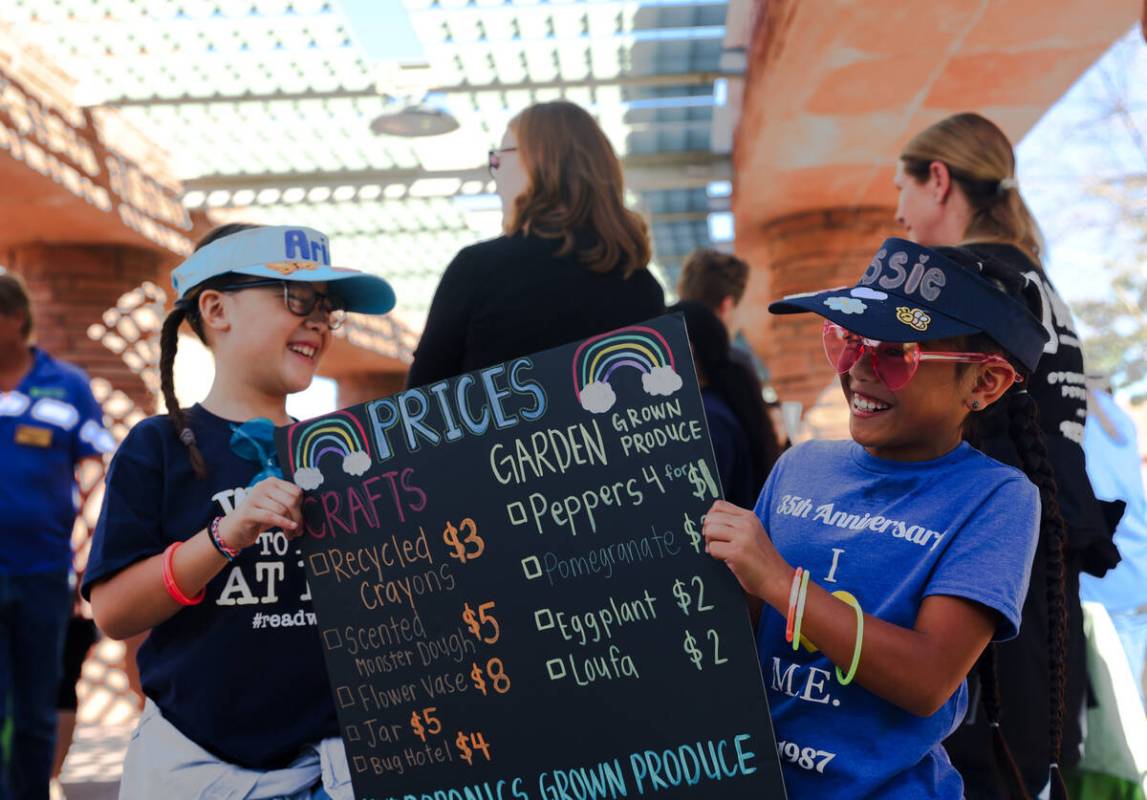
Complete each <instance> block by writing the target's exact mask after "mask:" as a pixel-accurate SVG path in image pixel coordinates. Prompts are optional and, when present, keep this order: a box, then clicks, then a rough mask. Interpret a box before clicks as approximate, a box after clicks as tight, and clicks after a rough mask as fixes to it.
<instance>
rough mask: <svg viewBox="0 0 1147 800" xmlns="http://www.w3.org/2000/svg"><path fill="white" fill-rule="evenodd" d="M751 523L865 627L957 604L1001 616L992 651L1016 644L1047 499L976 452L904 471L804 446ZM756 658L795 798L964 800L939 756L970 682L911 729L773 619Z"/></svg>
mask: <svg viewBox="0 0 1147 800" xmlns="http://www.w3.org/2000/svg"><path fill="white" fill-rule="evenodd" d="M755 511H756V514H757V516H758V517H760V518H761V521H762V523H763V524H764V527H765V530H766V531H768V534H769V536H770V538H771V539H772V541H773V543H774V544H775V545H776V547H777V550H778V551H779V552H780V554H781V555H782V556H784V558H785V560H786V561H788V563H790V564H792V565H793V566H802V567H804V568H805V569H807V570H809V571H810V572H811V575H812V580H813V581H815V582H816V583H817V584H819V585H820V586H821V587H822V588H824V589H826V590H827V591H830V592H838V591H843V592H847V593H848V594H849V595H851V597H853V598H855V600H856V601H857V602H859V604H860V607H861V608H862V609H863V610H864V612H865V613H867V614H871V615H873V616H875V617H877V618H879V619H881V620H884V621H885V622H890V623H892V624H893V625H899V626H901V627H904V628H912V627H913V626H914V625H915V621H916V616H917V614H918V613H919V611H920V605H921V603H922V602H923V601H924V598H925V597H928V596H930V595H950V596H954V597H960V598H964V599H967V600H972V601H975V602H977V603H980V604H981V605H984V606H987V607H988V608H991V609H993V610H994V611H996V612H997V613H998V615H999V626H998V628H997V631H996V637H995V638H996V640H997V641H999V640H1003V639H1009V638H1012V637H1014V636H1015V635H1016V632H1017V630H1018V628H1019V623H1020V607H1021V605H1022V604H1023V599H1024V595H1025V594H1026V593H1027V587H1028V581H1029V578H1030V570H1031V563H1032V554H1033V552H1034V550H1035V545H1036V539H1037V536H1038V532H1039V492H1038V490H1037V489H1036V487H1035V486H1034V485H1033V484H1032V483H1031V482H1030V481H1028V479H1027V478H1026V477H1025V476H1024V474H1023V473H1022V472H1020V471H1019V470H1017V469H1014V468H1012V467H1008V466H1004V465H1003V464H1000V463H999V462H997V461H995V460H993V459H990V458H988V457H987V456H985V455H984V454H983V453H981V452H979V451H978V450H975V449H973V448H972V447H970V446H969V445H968V444H961V445H960V446H958V447H957V448H956V449H954V450H952V451H951V452H950V453H948V454H947V455H944V456H942V457H940V458H938V459H935V460H932V461H919V462H902V461H887V460H884V459H878V458H874V457H873V456H871V455H869V454H868V453H867V452H866V451H865V450H864V448H862V447H861V446H860V445H858V444H857V443H855V442H851V441H849V442H824V441H819V442H808V443H806V444H802V445H800V446H798V447H795V448H793V449H792V450H789V451H788V452H786V453H785V454H784V455H783V456H782V457H781V459H780V460H779V461H778V462H777V464H776V466H775V467H774V468H773V471H772V473H771V474H770V475H769V479H768V481H767V482H766V483H765V489H764V491H763V492H762V493H761V497H760V500H758V502H757V507H756V509H755ZM842 599H844V600H845V601H846V602H847V601H848V599H847V598H846V597H842ZM757 649H758V653H759V655H760V658H761V666H762V669H763V670H764V679H765V686H766V688H767V690H768V695H769V709H770V711H771V713H772V717H773V727H774V729H775V731H776V736H777V743H778V746H779V748H780V754H781V764H782V767H783V768H784V775H785V785H786V786H787V787H788V790H789V796H790V797H793V798H806V797H848V798H857V799H858V800H859V798H881V799H882V800H890V799H891V800H923V799H924V798H944V800H949V799H951V800H958V798H962V797H963V796H964V791H963V783H962V781H961V780H960V776H959V774H957V772H956V770H955V769H954V768H953V767H952V764H951V763H950V762H949V760H948V756H947V754H946V753H945V752H944V748H943V747H942V746H941V744H940V743H941V741H942V740H943V739H944V737H945V736H947V735H948V734H949V733H951V731H952V729H953V728H954V727H955V726H956V725H958V724H959V722H960V720H961V719H962V718H963V716H964V713H965V711H966V709H967V705H968V691H967V684H966V683H965V684H961V686H960V688H959V689H958V690H957V691H956V692H955V693H954V694H953V695H952V696H951V697H950V698H949V699H948V702H946V703H945V704H944V705H943V707H942V708H940V710H939V711H937V712H936V713H935V714H932V715H931V716H928V717H918V716H915V715H913V714H911V713H909V712H908V711H905V710H904V709H902V708H900V707H898V706H896V705H893V704H892V703H890V702H888V701H887V700H884V699H882V698H880V697H877V696H876V695H875V694H873V693H871V692H869V691H868V690H867V689H865V688H864V687H863V686H861V685H860V684H859V683H858V682H855V681H854V682H852V683H850V684H848V685H847V686H842V685H840V682H839V680H838V678H837V675H836V670H835V666H834V665H833V663H832V662H830V661H829V660H828V658H827V657H825V655H824V654H823V653H821V652H819V651H816V652H809V651H808V650H807V649H806V648H805V647H803V646H802V647H801V648H799V650H798V651H797V652H793V649H792V645H791V644H789V643H788V642H786V641H785V617H784V616H783V615H781V614H780V613H778V612H777V611H775V610H773V609H766V610H765V613H764V614H763V615H762V616H761V622H760V626H759V628H758V631H757ZM847 667H848V665H847V664H845V665H843V668H842V669H841V673H842V674H843V673H844V672H846V671H847Z"/></svg>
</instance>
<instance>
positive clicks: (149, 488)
mask: <svg viewBox="0 0 1147 800" xmlns="http://www.w3.org/2000/svg"><path fill="white" fill-rule="evenodd" d="M188 420H189V422H190V426H191V428H192V430H193V431H194V432H195V437H196V440H197V441H198V444H199V448H200V450H202V452H203V456H204V459H205V460H206V463H207V478H206V480H200V479H198V478H197V477H196V476H195V473H194V471H193V470H192V468H191V462H190V460H189V459H188V454H187V448H186V447H184V445H183V444H182V443H181V442H180V441H179V439H178V438H177V436H176V431H175V428H174V426H173V425H172V424H171V422H170V421H169V420H168V418H167V417H151V418H149V419H146V420H144V421H143V422H140V423H139V424H138V425H136V426H135V427H134V428H133V429H132V430H131V432H130V433H129V434H128V436H127V438H126V439H125V440H124V442H123V444H122V445H120V449H119V452H118V453H116V456H115V458H114V459H113V460H112V463H111V467H110V469H109V471H108V476H107V487H106V492H105V495H104V505H103V510H102V511H101V513H100V520H99V523H98V525H97V526H96V532H95V535H94V538H93V541H92V550H91V556H90V558H89V561H88V569H87V572H86V574H85V576H84V586H83V592H84V595H85V596H88V595H89V594H90V592H91V587H92V585H93V584H95V583H98V582H100V581H102V580H106V579H107V578H109V577H111V576H112V575H115V573H117V572H118V571H120V570H122V569H123V568H124V567H127V566H129V565H130V564H133V563H135V562H136V561H139V560H141V559H145V558H148V557H150V556H153V555H155V554H157V553H162V552H163V551H164V549H166V547H167V546H168V545H169V544H170V543H172V542H175V541H185V540H187V539H189V538H190V537H192V536H194V535H195V534H196V533H198V532H199V531H201V530H203V529H204V528H206V527H207V526H208V525H209V524H210V522H211V520H212V519H213V518H214V517H216V516H220V515H225V514H228V513H230V512H231V511H232V510H233V509H234V508H235V506H236V505H237V504H238V503H239V502H240V500H241V499H242V497H243V496H244V492H245V490H246V487H247V484H248V483H249V482H250V481H251V479H252V478H253V477H254V476H255V474H256V473H257V472H258V470H259V467H258V465H256V464H255V463H253V462H251V461H246V460H243V459H242V458H240V457H239V456H237V455H235V454H234V453H233V452H232V450H231V446H230V442H231V435H232V433H233V431H234V428H235V427H236V424H235V423H232V422H228V421H227V420H224V419H221V418H219V417H217V416H215V415H213V414H211V413H209V412H208V411H207V410H206V409H204V408H203V407H202V406H198V405H196V406H194V407H193V408H191V409H189V410H188ZM139 671H140V676H141V678H142V680H143V689H144V693H145V694H146V695H147V696H148V697H150V698H151V699H152V700H153V701H154V702H155V704H156V705H158V706H159V709H160V711H162V712H163V715H164V717H165V718H166V719H167V720H168V721H170V722H171V723H172V724H173V725H175V726H176V727H177V728H178V729H179V730H180V731H181V732H182V733H183V734H184V735H185V736H187V737H188V738H189V739H191V740H192V741H194V742H196V743H197V744H199V745H200V746H201V747H203V748H204V749H206V750H208V751H210V752H211V753H213V754H215V755H216V756H218V757H219V758H222V759H223V760H225V761H227V762H230V763H232V764H238V765H240V766H244V767H250V768H254V769H262V770H267V769H276V768H280V767H283V766H286V765H287V764H288V763H290V761H291V760H292V759H293V758H294V757H295V756H296V755H297V754H298V753H299V751H300V750H301V749H302V748H304V747H305V746H307V745H308V744H315V743H317V742H319V741H320V740H322V739H324V738H326V737H329V736H337V735H338V724H337V720H336V717H335V709H334V703H333V701H332V699H331V690H330V687H329V685H328V683H327V674H326V667H325V665H324V663H323V655H322V647H321V645H320V640H319V633H318V629H317V627H316V622H315V615H314V611H313V609H312V607H311V601H310V592H309V590H308V587H307V582H306V576H305V574H304V571H303V562H302V558H301V555H300V551H299V546H298V544H297V542H291V541H288V540H287V538H286V536H285V535H284V534H283V533H282V532H280V531H268V532H265V533H264V534H263V535H262V536H260V538H259V541H258V542H257V543H256V544H255V545H253V546H252V547H249V548H247V549H246V550H245V551H243V553H242V554H241V555H240V556H239V557H238V558H237V559H236V561H235V563H234V564H229V565H228V566H227V567H225V568H224V569H223V571H222V572H220V573H219V574H218V575H217V576H215V578H213V579H212V580H211V582H210V583H209V584H208V585H207V589H206V597H205V598H204V600H203V602H202V603H200V604H199V605H196V606H189V607H187V608H183V609H181V610H179V611H178V612H176V614H175V615H174V616H172V617H171V618H170V619H168V620H166V621H164V622H162V623H160V624H159V625H157V626H156V627H155V628H154V629H153V630H152V631H151V634H150V635H149V636H148V637H147V640H146V641H145V642H144V643H143V646H142V647H141V648H140V651H139Z"/></svg>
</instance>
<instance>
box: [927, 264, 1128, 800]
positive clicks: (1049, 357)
mask: <svg viewBox="0 0 1147 800" xmlns="http://www.w3.org/2000/svg"><path fill="white" fill-rule="evenodd" d="M968 249H971V250H974V251H976V252H977V253H979V254H981V255H983V256H984V257H985V258H991V259H993V260H994V261H996V262H997V263H999V264H1002V265H1004V266H1007V267H1008V268H1010V269H1013V270H1015V271H1016V272H1019V273H1021V274H1023V275H1025V276H1027V278H1028V279H1029V280H1030V281H1032V282H1033V283H1034V284H1035V285H1036V287H1037V288H1039V290H1040V295H1041V297H1042V304H1041V306H1042V307H1040V308H1032V312H1033V313H1034V314H1035V315H1036V316H1037V317H1039V318H1040V319H1042V320H1043V322H1044V326H1045V327H1046V328H1047V331H1048V334H1049V335H1050V337H1051V339H1050V341H1049V342H1048V344H1047V345H1046V346H1045V348H1044V353H1043V356H1042V357H1041V358H1040V362H1039V366H1038V368H1037V370H1036V372H1035V373H1034V374H1033V375H1032V376H1031V377H1030V379H1029V381H1028V387H1027V388H1028V391H1029V392H1031V395H1032V398H1033V399H1034V400H1035V402H1036V405H1037V406H1038V407H1039V418H1040V427H1041V428H1042V429H1043V432H1044V437H1045V439H1046V440H1047V446H1048V455H1049V459H1050V460H1051V464H1052V469H1053V470H1054V472H1055V479H1056V483H1057V484H1058V487H1059V503H1060V507H1061V510H1062V513H1063V516H1064V519H1065V521H1066V522H1067V528H1068V543H1067V551H1068V552H1067V586H1066V601H1067V609H1068V642H1067V652H1066V654H1065V657H1066V661H1067V670H1068V673H1067V674H1068V681H1067V692H1066V699H1067V711H1066V718H1065V722H1064V738H1063V758H1062V761H1061V763H1062V764H1063V765H1064V766H1069V765H1072V764H1075V763H1076V762H1078V760H1079V744H1080V740H1081V731H1080V721H1079V715H1080V711H1081V709H1082V704H1083V698H1084V696H1085V693H1086V687H1087V668H1086V660H1085V652H1084V639H1083V616H1082V611H1081V609H1080V605H1079V573H1080V571H1081V569H1085V570H1086V571H1088V572H1090V573H1092V574H1095V575H1102V574H1103V573H1104V572H1106V571H1107V570H1108V569H1110V568H1111V567H1113V566H1114V565H1115V564H1116V563H1117V562H1118V560H1119V555H1118V552H1117V551H1116V550H1115V546H1114V544H1113V542H1112V535H1113V531H1112V527H1111V525H1110V524H1109V522H1108V520H1107V519H1106V517H1105V516H1104V513H1103V509H1102V507H1101V506H1100V504H1099V501H1097V500H1096V498H1095V495H1094V493H1093V492H1092V489H1091V483H1090V481H1089V480H1088V478H1087V472H1086V465H1085V462H1084V455H1083V444H1082V443H1083V426H1084V423H1085V422H1086V421H1087V391H1086V386H1085V384H1084V374H1085V372H1084V365H1083V351H1082V350H1081V349H1080V342H1079V338H1078V336H1077V335H1076V332H1075V327H1074V321H1073V319H1072V316H1071V311H1070V310H1069V309H1068V307H1067V304H1066V303H1064V301H1063V299H1062V298H1061V297H1060V296H1059V294H1058V292H1056V290H1055V287H1054V286H1052V283H1051V281H1050V280H1049V279H1048V277H1047V274H1046V273H1045V272H1044V271H1043V269H1042V268H1041V267H1040V266H1039V265H1037V264H1034V263H1032V261H1031V260H1030V259H1029V258H1028V257H1027V256H1026V255H1024V253H1023V252H1022V251H1020V250H1019V249H1017V248H1015V247H1011V246H1008V245H987V244H982V245H973V246H971V247H969V248H968ZM979 432H980V443H979V444H980V449H981V450H983V451H984V452H985V453H987V454H988V455H990V456H992V457H993V458H995V459H997V460H999V461H1002V462H1004V463H1006V464H1010V465H1012V466H1015V467H1020V468H1021V469H1022V467H1021V463H1020V457H1019V454H1018V452H1017V451H1016V448H1015V445H1014V444H1013V443H1012V440H1011V438H1010V436H1009V434H1008V421H1007V412H1006V409H1005V404H1003V403H1001V404H999V406H997V407H994V408H992V409H990V410H989V411H988V412H986V413H985V414H984V415H983V418H982V419H981V420H980V428H979ZM1046 587H1047V558H1046V549H1045V543H1044V542H1043V541H1042V540H1041V542H1040V546H1039V547H1038V548H1037V550H1036V556H1035V561H1034V563H1033V564H1032V576H1031V586H1030V588H1029V590H1028V596H1027V600H1026V601H1025V603H1024V608H1023V618H1022V623H1021V628H1020V634H1019V636H1018V637H1017V638H1016V639H1013V640H1012V641H1010V642H1005V643H1004V644H1001V645H997V654H998V659H999V674H1000V687H1001V695H1002V698H1003V706H1002V708H1003V712H1002V720H1001V724H1000V727H1001V729H1002V730H1003V731H1004V735H1005V737H1006V739H1007V741H1008V744H1009V746H1010V747H1011V749H1012V753H1013V755H1015V757H1016V761H1017V762H1018V764H1019V766H1020V769H1021V771H1022V772H1023V773H1024V777H1025V780H1026V782H1027V784H1028V786H1029V789H1031V790H1032V793H1033V795H1034V794H1035V793H1036V792H1038V790H1039V789H1040V788H1041V787H1042V786H1043V785H1044V784H1045V783H1046V781H1047V776H1048V763H1049V761H1050V758H1049V752H1048V750H1049V742H1048V729H1049V719H1050V718H1049V710H1048V706H1049V698H1048V694H1049V680H1048V676H1049V668H1048V639H1047V631H1048V603H1047V594H1046ZM970 683H971V688H972V690H973V691H972V693H971V699H972V702H973V703H974V702H975V701H976V700H977V699H978V698H979V692H978V682H977V681H976V680H975V679H974V677H973V679H972V680H971V681H970ZM944 744H945V747H946V748H947V750H948V753H949V755H950V756H951V758H952V762H953V763H954V764H955V765H956V767H957V769H959V770H960V772H961V773H962V774H963V775H964V778H965V783H966V784H967V796H968V797H969V798H990V797H995V796H1002V795H997V794H995V793H993V790H992V782H991V779H990V775H991V768H992V764H991V759H992V749H991V738H990V731H989V729H988V727H987V725H986V724H985V722H984V715H983V713H982V711H981V709H979V708H977V707H975V706H974V705H971V704H970V705H969V711H968V719H967V720H966V721H965V724H964V725H961V726H960V728H958V729H957V730H956V732H955V733H954V734H953V735H952V736H951V737H950V738H949V739H948V740H947V741H946V742H945V743H944Z"/></svg>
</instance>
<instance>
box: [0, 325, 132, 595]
mask: <svg viewBox="0 0 1147 800" xmlns="http://www.w3.org/2000/svg"><path fill="white" fill-rule="evenodd" d="M32 356H33V362H32V368H31V369H30V370H29V371H28V374H27V375H25V376H24V379H23V380H22V381H20V385H19V386H17V387H16V388H15V389H14V390H13V391H11V392H0V464H3V467H4V469H3V475H4V477H3V480H0V519H2V520H4V524H3V525H0V575H31V574H37V573H44V572H67V571H68V570H69V569H71V567H72V546H71V537H72V526H73V525H74V524H75V521H76V511H77V507H76V465H77V464H78V463H79V462H80V461H82V460H83V459H85V458H93V457H97V456H100V455H103V454H104V453H110V452H111V451H112V450H114V449H115V440H114V439H113V438H112V435H111V434H110V433H108V432H107V430H106V429H105V428H104V422H103V416H104V415H103V410H102V409H101V408H100V406H99V403H97V402H96V399H95V398H94V397H93V396H92V390H91V387H90V385H89V383H88V376H87V375H86V374H84V371H83V370H82V369H80V368H79V367H74V366H72V365H71V364H66V363H64V362H63V361H57V360H56V359H54V358H52V357H51V356H49V355H48V354H47V353H45V352H44V351H43V350H38V349H36V348H33V349H32Z"/></svg>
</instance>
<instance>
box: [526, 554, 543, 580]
mask: <svg viewBox="0 0 1147 800" xmlns="http://www.w3.org/2000/svg"><path fill="white" fill-rule="evenodd" d="M522 572H524V573H525V574H526V579H527V580H531V581H532V580H533V579H534V578H540V577H542V562H540V561H538V557H537V556H526V557H525V558H523V559H522Z"/></svg>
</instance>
